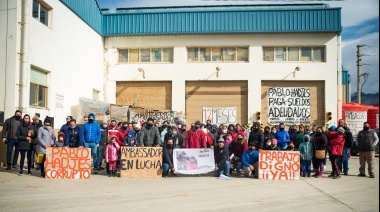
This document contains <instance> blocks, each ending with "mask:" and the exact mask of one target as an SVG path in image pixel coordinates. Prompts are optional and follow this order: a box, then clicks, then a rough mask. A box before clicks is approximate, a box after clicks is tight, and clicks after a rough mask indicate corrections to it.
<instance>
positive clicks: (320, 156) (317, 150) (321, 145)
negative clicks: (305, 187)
mask: <svg viewBox="0 0 380 212" xmlns="http://www.w3.org/2000/svg"><path fill="white" fill-rule="evenodd" d="M312 144H313V147H314V158H315V162H316V169H317V171H316V172H315V174H314V175H313V177H317V178H322V174H323V171H324V170H325V166H324V163H323V162H324V160H325V158H326V148H327V137H326V135H325V134H324V133H323V130H322V127H317V132H316V134H315V136H314V139H313V141H312Z"/></svg>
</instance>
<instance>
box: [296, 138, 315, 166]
mask: <svg viewBox="0 0 380 212" xmlns="http://www.w3.org/2000/svg"><path fill="white" fill-rule="evenodd" d="M306 139H308V141H306ZM299 150H300V156H301V160H311V159H312V158H313V152H314V150H313V145H312V144H311V142H310V136H309V135H305V136H304V140H303V142H302V143H301V144H300V146H299Z"/></svg>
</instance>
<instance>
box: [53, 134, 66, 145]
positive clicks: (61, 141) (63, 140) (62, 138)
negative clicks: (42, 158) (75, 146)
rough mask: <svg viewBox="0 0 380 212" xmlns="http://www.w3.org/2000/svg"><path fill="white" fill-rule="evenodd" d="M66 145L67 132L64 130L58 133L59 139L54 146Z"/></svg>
mask: <svg viewBox="0 0 380 212" xmlns="http://www.w3.org/2000/svg"><path fill="white" fill-rule="evenodd" d="M64 146H65V134H64V133H63V132H59V133H58V140H57V141H55V142H54V144H53V147H64Z"/></svg>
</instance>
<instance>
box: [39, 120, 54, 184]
mask: <svg viewBox="0 0 380 212" xmlns="http://www.w3.org/2000/svg"><path fill="white" fill-rule="evenodd" d="M37 138H38V142H39V143H38V154H43V158H42V161H40V162H41V163H40V169H41V177H45V160H46V148H47V147H51V146H53V144H54V141H55V135H54V129H53V128H52V127H51V119H50V117H48V116H46V118H45V119H44V126H43V127H40V129H38V132H37Z"/></svg>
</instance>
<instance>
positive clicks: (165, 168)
mask: <svg viewBox="0 0 380 212" xmlns="http://www.w3.org/2000/svg"><path fill="white" fill-rule="evenodd" d="M174 149H175V146H174V143H173V138H172V137H168V138H167V140H166V144H165V145H164V149H163V161H162V162H163V164H162V177H167V176H168V175H169V170H170V171H171V173H172V175H174V176H175V174H174V172H175V167H174V165H173V164H174V163H173V150H174Z"/></svg>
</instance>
